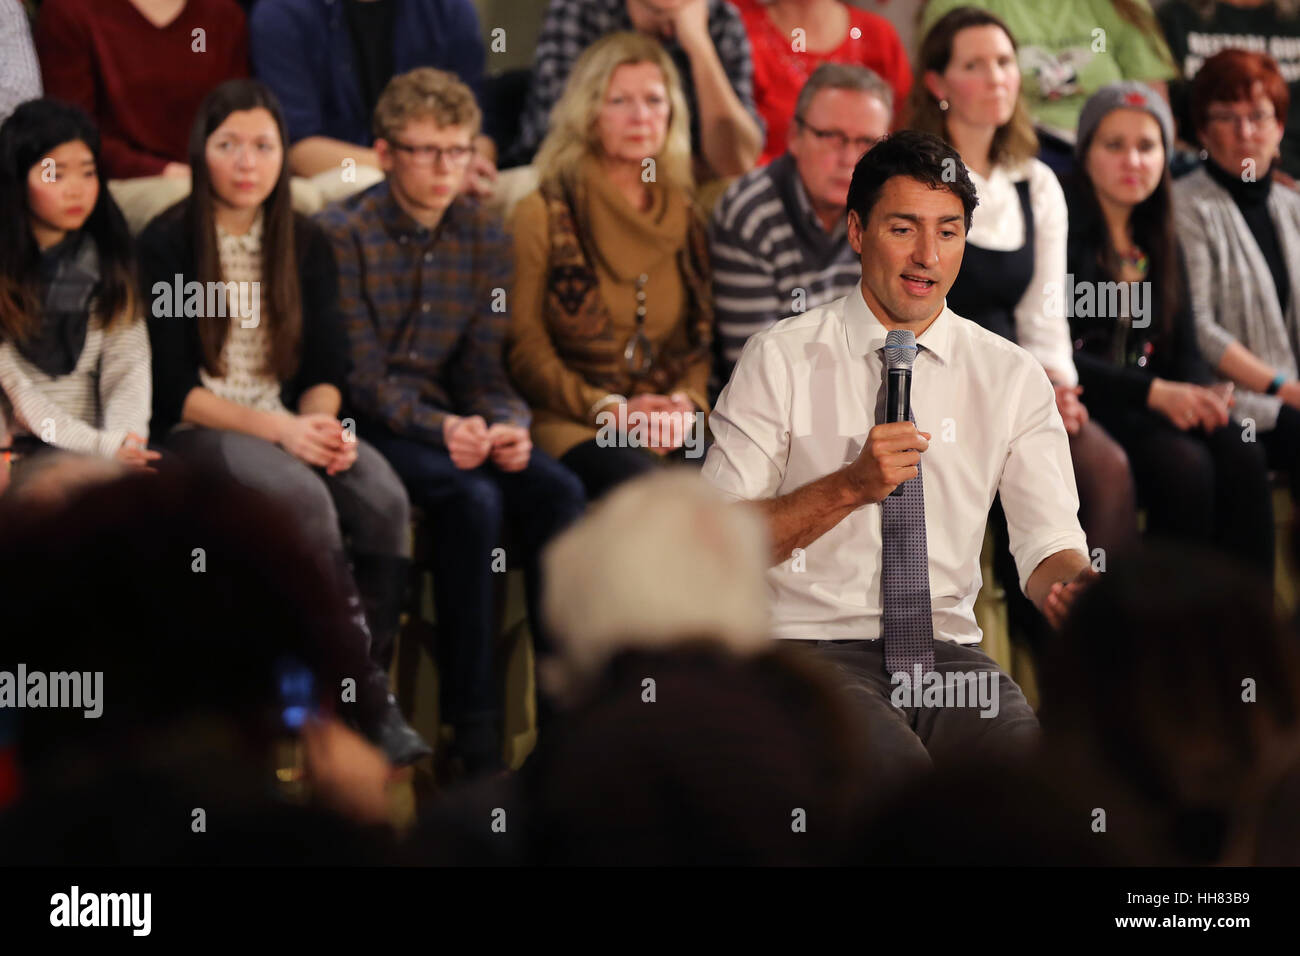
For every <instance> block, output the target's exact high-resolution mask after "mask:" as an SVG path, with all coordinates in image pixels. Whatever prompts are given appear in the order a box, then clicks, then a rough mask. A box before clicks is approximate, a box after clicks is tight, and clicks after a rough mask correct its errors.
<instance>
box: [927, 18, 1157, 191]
mask: <svg viewBox="0 0 1300 956" xmlns="http://www.w3.org/2000/svg"><path fill="white" fill-rule="evenodd" d="M956 7H978V8H979V9H982V10H987V11H989V12H990V13H993V14H995V15H997V16H998V17H999V18H1000V19H1001V20H1002V22H1003V23H1005V24H1006V26H1007V29H1008V32H1009V33H1010V35H1011V36H1013V37H1014V38H1015V40H1016V46H1017V49H1018V52H1019V60H1020V72H1021V73H1022V74H1024V75H1025V76H1026V77H1027V78H1028V82H1027V83H1026V85H1025V102H1026V104H1027V105H1028V107H1029V111H1030V113H1031V114H1032V116H1033V118H1034V122H1035V123H1036V124H1037V125H1038V128H1039V132H1040V134H1041V137H1040V142H1039V146H1040V149H1041V151H1040V153H1039V156H1040V158H1041V159H1042V160H1043V162H1045V163H1047V165H1049V166H1050V167H1052V169H1053V170H1054V171H1056V172H1057V173H1058V174H1059V173H1065V172H1068V171H1069V170H1070V168H1071V164H1072V163H1073V161H1074V136H1075V127H1076V126H1078V123H1079V111H1080V110H1081V109H1083V104H1084V102H1085V101H1086V100H1087V99H1088V97H1089V96H1091V95H1092V94H1093V93H1094V92H1096V91H1097V90H1099V89H1101V88H1102V87H1103V86H1105V85H1106V84H1108V83H1116V82H1118V81H1120V80H1138V81H1141V82H1143V83H1146V84H1147V85H1148V86H1150V87H1151V88H1152V89H1154V90H1156V91H1157V92H1158V93H1160V94H1161V95H1162V96H1164V95H1166V87H1165V83H1166V81H1167V80H1169V79H1172V78H1173V77H1174V76H1176V75H1177V72H1176V70H1175V69H1174V65H1173V62H1172V61H1171V60H1170V58H1169V50H1168V48H1167V47H1166V46H1165V44H1164V41H1163V40H1162V39H1161V38H1160V28H1159V26H1158V25H1157V23H1156V20H1155V16H1154V14H1152V12H1151V7H1150V4H1149V3H1148V0H1055V2H1051V3H1044V2H1043V0H929V3H927V4H926V6H925V7H924V8H923V9H922V11H921V22H920V30H921V35H922V36H924V35H925V34H926V33H928V32H929V31H930V28H931V27H933V26H934V24H935V23H936V22H937V21H938V20H939V19H940V18H942V17H944V16H946V15H947V14H948V13H949V12H950V11H952V10H953V9H954V8H956ZM1098 31H1101V32H1100V33H1098ZM1099 40H1102V41H1104V42H1100V43H1099V42H1098V41H1099Z"/></svg>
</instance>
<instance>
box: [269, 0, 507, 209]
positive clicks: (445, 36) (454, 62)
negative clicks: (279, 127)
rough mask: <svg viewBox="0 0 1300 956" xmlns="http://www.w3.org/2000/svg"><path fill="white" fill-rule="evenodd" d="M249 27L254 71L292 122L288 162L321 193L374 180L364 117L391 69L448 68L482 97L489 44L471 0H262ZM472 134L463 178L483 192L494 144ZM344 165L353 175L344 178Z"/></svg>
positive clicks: (339, 192) (488, 184) (489, 180)
mask: <svg viewBox="0 0 1300 956" xmlns="http://www.w3.org/2000/svg"><path fill="white" fill-rule="evenodd" d="M248 29H249V42H250V45H251V51H252V61H253V71H254V73H255V74H256V75H257V77H258V79H260V80H262V82H264V83H265V84H266V85H267V86H269V87H271V89H272V90H273V91H274V92H275V95H276V97H277V98H278V99H279V100H280V103H281V105H282V106H283V107H284V113H285V118H286V119H287V120H288V123H289V138H290V140H292V145H291V146H290V148H289V165H290V167H291V168H292V170H293V173H294V175H295V176H307V177H315V178H316V184H317V185H318V186H319V187H320V188H321V189H322V191H323V192H324V193H325V196H326V200H327V201H328V200H329V199H330V198H334V197H341V196H343V195H346V194H348V193H350V192H355V191H357V190H358V189H361V188H364V187H365V186H366V185H369V184H370V183H371V182H373V181H374V179H373V178H371V177H373V176H374V175H375V172H374V171H375V170H376V169H378V168H379V158H378V153H377V151H376V149H375V147H374V144H373V143H372V142H371V139H370V129H369V125H370V124H369V118H370V115H371V114H372V113H373V112H374V108H375V103H376V102H377V101H378V99H379V96H380V94H381V93H382V92H383V89H384V86H385V85H386V84H387V83H388V81H389V80H390V79H392V78H393V77H394V76H397V75H399V74H402V73H405V72H407V71H409V70H413V69H416V68H417V67H422V66H429V67H436V68H437V69H440V70H447V71H448V72H450V73H454V74H455V75H456V76H457V77H459V78H460V79H461V81H463V82H464V83H465V84H467V85H468V86H469V87H470V89H472V90H473V91H474V96H475V98H476V99H477V100H478V102H479V103H480V104H481V103H482V102H483V72H484V63H485V62H486V55H487V54H486V51H485V49H484V44H483V36H482V29H481V27H480V25H479V19H478V14H477V13H476V12H475V9H474V4H473V2H472V0H259V2H258V3H257V5H256V6H255V7H253V10H252V13H250V14H249V25H248ZM476 139H477V144H476V146H477V148H476V150H475V153H474V156H473V158H472V159H471V161H470V169H469V174H468V175H466V176H464V177H463V180H464V184H465V185H464V187H463V188H465V189H466V190H467V191H469V192H471V193H473V194H474V195H476V196H478V197H479V198H488V197H489V196H491V194H492V192H493V189H494V183H495V180H496V178H497V171H496V147H495V145H494V144H493V142H492V140H491V139H490V138H488V137H487V136H483V135H479V136H477V137H476ZM348 160H351V161H352V165H351V166H349V165H347V161H348ZM358 167H360V169H358ZM349 170H350V171H352V173H353V175H354V177H355V178H346V179H345V178H344V174H345V173H346V172H347V171H349ZM348 182H355V183H358V184H359V185H356V186H352V187H351V188H349V187H348V185H347V183H348Z"/></svg>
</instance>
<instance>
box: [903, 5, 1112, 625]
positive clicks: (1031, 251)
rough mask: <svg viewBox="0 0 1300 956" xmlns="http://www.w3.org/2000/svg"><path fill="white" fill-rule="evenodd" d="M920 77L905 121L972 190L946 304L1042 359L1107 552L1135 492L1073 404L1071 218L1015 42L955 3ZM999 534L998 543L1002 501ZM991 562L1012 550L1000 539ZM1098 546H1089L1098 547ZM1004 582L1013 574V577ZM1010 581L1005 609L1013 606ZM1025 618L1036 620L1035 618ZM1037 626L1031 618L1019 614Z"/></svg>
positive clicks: (1086, 518) (998, 24)
mask: <svg viewBox="0 0 1300 956" xmlns="http://www.w3.org/2000/svg"><path fill="white" fill-rule="evenodd" d="M919 62H920V66H921V69H922V70H923V76H922V82H920V83H917V84H916V85H915V86H913V88H912V98H911V104H910V107H911V108H910V116H911V125H912V126H913V127H914V128H916V129H920V130H923V131H925V132H929V133H934V134H935V135H937V136H941V137H943V138H944V139H945V140H947V141H948V142H949V143H950V144H951V145H952V146H953V147H954V148H955V149H956V150H957V151H958V152H959V153H960V154H961V158H962V162H963V163H964V164H965V166H966V168H967V170H968V171H969V172H970V176H971V180H972V181H973V182H974V183H975V188H976V190H977V191H978V193H979V206H978V207H977V208H976V210H975V215H974V218H973V220H972V223H971V229H970V232H969V234H968V235H967V237H966V252H965V256H964V258H963V261H962V269H961V273H960V275H958V277H957V281H956V282H955V283H954V285H953V287H952V290H951V291H950V292H949V293H948V297H947V305H948V307H949V308H950V309H952V311H953V312H955V313H956V314H958V315H960V316H962V317H963V318H967V319H970V320H972V321H974V322H977V323H979V324H980V325H982V326H984V327H985V328H986V329H988V330H989V331H992V332H996V333H997V334H999V335H1001V336H1003V337H1004V338H1007V339H1010V340H1011V341H1012V342H1015V343H1017V344H1018V345H1020V346H1021V347H1022V348H1024V349H1025V350H1027V351H1028V352H1029V353H1030V354H1032V355H1033V356H1034V357H1035V358H1036V359H1038V361H1039V362H1040V363H1041V364H1042V366H1043V368H1044V370H1045V371H1046V372H1047V376H1048V378H1049V379H1051V381H1052V384H1053V386H1055V389H1056V404H1057V409H1058V411H1059V412H1060V415H1061V420H1062V422H1063V423H1064V425H1065V430H1066V432H1067V433H1068V434H1069V436H1070V454H1071V458H1072V459H1073V464H1074V475H1075V481H1076V483H1077V485H1078V490H1079V502H1080V507H1079V516H1080V521H1081V523H1082V525H1083V528H1084V530H1085V531H1086V532H1087V535H1088V542H1089V547H1090V548H1092V549H1097V548H1101V549H1102V550H1103V552H1104V553H1105V554H1107V555H1109V554H1112V553H1113V552H1115V551H1122V550H1124V549H1126V548H1128V547H1129V546H1131V545H1132V544H1133V543H1134V541H1135V539H1136V536H1137V505H1136V492H1135V489H1134V484H1133V477H1132V473H1131V471H1130V469H1129V463H1128V458H1127V456H1126V455H1125V454H1124V450H1123V448H1121V447H1120V445H1119V443H1118V442H1116V441H1115V440H1114V439H1113V438H1111V437H1110V436H1109V435H1108V434H1107V433H1106V431H1105V430H1104V429H1103V428H1102V427H1101V426H1100V425H1098V424H1097V423H1095V422H1093V421H1091V420H1090V419H1089V417H1088V412H1087V410H1086V409H1085V408H1084V406H1083V404H1082V403H1081V402H1080V401H1079V394H1080V392H1081V389H1080V388H1079V385H1078V383H1079V375H1078V372H1077V371H1076V369H1075V367H1074V358H1073V352H1074V348H1073V344H1072V342H1071V340H1070V328H1069V323H1068V322H1067V320H1066V316H1065V299H1064V291H1065V286H1064V284H1065V279H1066V275H1065V258H1066V255H1065V249H1066V239H1067V236H1068V231H1069V222H1068V218H1067V211H1066V205H1065V196H1064V193H1063V192H1062V190H1061V186H1060V183H1059V182H1058V181H1057V179H1056V176H1055V174H1054V173H1053V172H1052V171H1051V170H1050V169H1049V168H1048V167H1047V166H1045V165H1044V164H1043V163H1042V162H1040V161H1038V160H1037V159H1035V158H1034V157H1035V155H1036V154H1037V152H1038V142H1037V139H1036V137H1035V135H1034V128H1033V123H1032V121H1031V120H1030V118H1029V115H1028V112H1027V111H1026V109H1025V107H1024V105H1023V103H1022V102H1021V99H1020V70H1019V67H1018V66H1017V60H1016V44H1015V40H1014V38H1013V37H1012V36H1011V33H1010V31H1008V29H1007V28H1006V26H1005V24H1003V23H1002V21H1001V20H999V19H998V18H997V17H996V16H994V15H993V14H991V13H988V12H987V11H984V10H977V9H974V8H971V7H962V8H959V9H957V10H954V11H952V12H951V13H949V14H947V15H946V16H944V17H943V18H942V19H940V20H938V21H937V22H936V23H935V24H934V26H933V27H932V28H931V29H930V32H929V33H927V34H926V36H925V39H924V40H923V41H922V44H921V51H920V61H919ZM992 517H993V522H994V528H995V531H996V532H998V536H999V538H1000V539H1001V541H1002V542H1005V540H1006V538H1005V532H1004V525H1003V522H1004V519H1003V517H1002V515H1001V509H1000V506H997V505H995V508H994V512H993V516H992ZM998 550H999V556H998V558H997V559H996V560H997V566H998V568H999V575H1000V576H1002V577H1003V580H1004V581H1005V580H1008V578H1006V577H1005V576H1004V575H1003V572H1002V568H1004V567H1005V568H1007V569H1008V570H1009V569H1010V567H1011V566H1012V565H1011V564H1010V563H1009V559H1010V555H1009V554H1008V553H1007V549H1006V546H1005V545H1002V546H1000V547H999V549H998ZM1095 554H1096V552H1095V550H1094V555H1095ZM1010 580H1014V578H1011V579H1010ZM1015 590H1016V589H1015V588H1014V587H1009V588H1007V591H1008V594H1009V596H1011V598H1012V601H1013V603H1012V612H1013V617H1015V616H1017V615H1018V613H1019V611H1022V610H1024V609H1025V607H1027V605H1024V606H1021V607H1020V608H1019V609H1017V605H1016V603H1015V602H1016V594H1015ZM1031 622H1033V623H1031ZM1024 623H1025V625H1026V626H1028V627H1037V622H1036V621H1035V620H1034V619H1033V617H1032V616H1031V617H1027V618H1025V619H1024Z"/></svg>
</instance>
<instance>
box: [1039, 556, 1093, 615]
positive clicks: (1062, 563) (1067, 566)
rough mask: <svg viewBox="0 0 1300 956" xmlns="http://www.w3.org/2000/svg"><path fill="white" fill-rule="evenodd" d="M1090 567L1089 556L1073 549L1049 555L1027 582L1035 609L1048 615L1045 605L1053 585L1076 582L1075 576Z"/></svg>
mask: <svg viewBox="0 0 1300 956" xmlns="http://www.w3.org/2000/svg"><path fill="white" fill-rule="evenodd" d="M1088 566H1089V561H1088V558H1087V556H1086V555H1084V554H1083V553H1082V552H1079V551H1075V550H1074V549H1073V548H1071V549H1068V550H1066V551H1057V552H1056V553H1055V554H1052V555H1048V556H1047V557H1046V558H1043V560H1042V561H1040V562H1038V567H1036V568H1034V571H1033V573H1032V574H1030V575H1029V580H1028V581H1027V582H1025V591H1026V594H1027V596H1028V598H1029V600H1031V601H1033V602H1034V607H1036V608H1038V610H1039V611H1042V612H1043V613H1044V614H1046V613H1047V612H1046V610H1044V605H1045V604H1046V602H1047V595H1048V594H1050V593H1051V591H1052V585H1053V584H1056V583H1058V582H1060V583H1065V582H1067V581H1072V580H1074V578H1075V576H1076V575H1078V573H1079V572H1080V571H1082V570H1083V569H1084V568H1086V567H1088Z"/></svg>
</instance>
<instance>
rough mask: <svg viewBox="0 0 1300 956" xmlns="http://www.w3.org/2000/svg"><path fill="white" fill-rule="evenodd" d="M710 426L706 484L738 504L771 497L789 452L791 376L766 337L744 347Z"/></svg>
mask: <svg viewBox="0 0 1300 956" xmlns="http://www.w3.org/2000/svg"><path fill="white" fill-rule="evenodd" d="M709 427H710V429H711V430H712V432H713V446H712V447H711V448H710V449H709V456H708V458H706V459H705V462H704V472H703V474H704V480H705V481H707V482H708V483H709V484H710V485H712V486H713V487H714V488H716V489H717V490H718V491H720V492H721V493H722V494H724V495H726V496H727V497H728V498H731V499H733V500H737V501H740V500H745V501H762V500H764V499H767V498H772V497H775V495H776V493H777V490H778V489H779V488H780V487H781V483H782V481H784V479H785V471H786V462H787V461H788V459H789V453H790V374H789V369H788V368H787V367H786V365H785V362H784V360H783V359H782V358H781V356H780V354H779V353H778V352H777V350H776V349H775V348H773V347H772V346H771V345H770V344H769V343H768V342H767V337H766V335H765V334H763V333H759V334H758V335H755V336H753V337H751V338H750V339H749V341H748V342H746V343H745V348H744V350H743V351H742V352H741V354H740V361H739V362H737V363H736V370H735V371H734V372H733V373H732V376H731V381H730V382H729V383H728V384H727V387H726V388H724V389H723V390H722V394H721V395H720V396H719V397H718V404H717V405H716V406H715V407H714V409H713V414H712V415H711V416H710V417H709Z"/></svg>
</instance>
